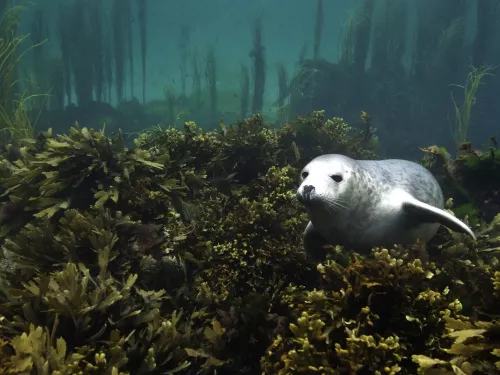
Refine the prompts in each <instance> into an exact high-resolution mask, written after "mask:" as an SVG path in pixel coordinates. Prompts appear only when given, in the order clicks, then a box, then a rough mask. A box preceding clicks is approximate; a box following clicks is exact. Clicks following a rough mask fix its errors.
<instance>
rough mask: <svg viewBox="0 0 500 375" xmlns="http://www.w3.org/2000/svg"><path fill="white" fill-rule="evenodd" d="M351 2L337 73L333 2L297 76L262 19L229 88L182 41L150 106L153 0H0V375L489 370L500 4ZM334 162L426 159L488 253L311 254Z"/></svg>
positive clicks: (426, 249) (498, 265)
mask: <svg viewBox="0 0 500 375" xmlns="http://www.w3.org/2000/svg"><path fill="white" fill-rule="evenodd" d="M47 1H48V0H47ZM210 3H213V4H216V3H217V1H213V2H210ZM273 3H274V2H273ZM352 3H353V6H352V8H351V12H350V13H349V15H348V17H346V18H345V19H344V22H342V23H339V24H338V25H335V27H338V28H339V29H340V30H341V32H340V34H339V35H340V36H341V37H340V40H339V41H338V43H337V44H336V45H337V46H338V54H335V55H337V58H336V59H333V60H332V61H330V60H331V59H330V60H329V59H326V58H324V56H325V55H327V53H326V52H327V51H331V48H335V43H333V44H332V43H331V42H329V41H331V37H330V36H329V35H328V32H327V30H331V28H330V27H329V26H331V25H329V22H332V21H331V20H330V18H329V17H326V16H325V13H326V12H325V9H326V7H327V5H328V3H327V2H326V1H324V0H316V1H310V4H311V7H310V9H311V11H310V13H309V14H306V13H304V17H307V19H308V22H307V24H309V25H313V27H310V28H308V29H307V30H306V29H304V33H308V35H310V41H309V42H307V43H305V44H303V45H298V46H297V51H296V53H297V55H296V61H294V62H293V64H289V62H288V61H285V60H280V61H271V59H270V58H269V55H270V50H269V48H270V42H269V39H268V38H266V30H269V28H270V26H271V24H270V23H269V21H268V18H269V15H267V16H265V15H266V13H265V10H267V8H266V9H265V10H263V11H262V12H256V13H255V14H252V15H250V16H249V23H248V26H249V27H248V30H247V31H248V36H249V39H248V40H249V41H251V43H249V45H248V46H245V53H244V54H243V56H242V57H241V63H240V64H238V65H237V67H236V70H235V71H236V74H237V75H238V80H234V81H235V82H234V84H235V87H234V88H228V87H227V85H225V84H224V73H225V70H226V66H225V65H224V62H225V56H228V54H229V53H234V51H233V52H231V51H226V50H223V48H222V47H221V44H219V43H217V41H216V40H214V41H213V42H210V43H207V45H200V43H195V42H194V40H195V38H194V35H195V30H196V27H195V26H196V25H193V24H190V23H186V24H183V25H182V26H181V28H180V30H178V32H177V33H176V34H175V35H176V36H177V37H178V40H176V42H175V50H172V51H166V52H165V53H166V54H170V55H171V56H174V57H175V58H176V59H177V60H178V68H179V71H178V72H177V73H178V74H179V75H178V76H179V77H180V81H178V82H176V83H175V84H174V82H172V81H170V82H168V81H167V82H162V83H161V88H162V90H159V92H160V93H161V94H163V96H161V97H158V98H155V97H154V95H152V94H151V90H152V87H151V86H148V82H150V81H151V79H150V76H151V75H152V74H153V73H152V72H151V70H152V69H151V68H150V66H151V64H152V59H151V54H152V44H153V41H154V40H155V39H154V37H155V35H153V32H154V33H157V32H158V31H157V30H156V29H154V28H152V27H148V25H150V22H151V17H152V15H153V14H154V13H153V12H154V10H153V9H152V8H151V7H152V6H153V5H152V4H154V2H153V1H149V0H106V1H103V0H86V1H80V0H75V1H64V2H61V3H60V6H58V7H57V9H56V11H55V12H48V11H47V10H46V8H44V7H42V6H40V4H37V3H34V4H32V3H30V4H23V5H20V4H19V3H18V2H15V1H9V0H0V15H1V18H0V130H1V132H0V375H72V374H75V375H76V374H78V375H159V374H178V375H195V374H196V375H198V374H207V375H208V374H218V375H234V374H241V375H290V374H303V375H311V374H318V375H320V374H321V375H323V374H324V375H344V374H360V375H364V374H376V375H380V374H388V375H396V374H400V375H414V374H419V375H435V374H441V375H457V374H458V375H484V374H486V375H493V374H498V373H499V372H500V314H499V311H500V262H499V253H500V149H499V148H498V142H497V139H496V136H498V129H499V127H498V126H497V125H496V121H497V118H498V117H499V116H500V106H498V105H496V104H495V101H496V98H497V91H498V90H500V79H499V78H498V77H499V74H498V72H497V65H498V64H499V61H500V22H499V20H500V17H499V15H500V13H499V12H500V7H499V4H498V1H495V0H479V1H465V0H439V1H434V0H408V1H401V0H358V1H353V2H352ZM211 6H212V5H211ZM214 6H215V5H214ZM226 6H227V3H226ZM27 15H29V17H28V16H27ZM272 16H273V17H276V18H273V19H274V20H276V19H277V17H278V15H272ZM266 17H268V18H266ZM266 20H267V21H266ZM304 24H306V22H304ZM224 25H226V24H224ZM297 27H300V22H299V23H298V24H297ZM228 30H229V31H228V32H231V31H233V30H232V29H231V27H228ZM161 37H162V38H168V37H169V35H168V33H167V34H165V36H161ZM328 55H331V54H328ZM293 56H295V50H293ZM290 66H292V67H293V69H292V68H290ZM154 80H156V78H154ZM272 82H276V85H277V87H274V86H271V85H272V84H273V83H272ZM272 89H274V90H272ZM275 94H276V95H275ZM270 108H271V109H270ZM328 153H338V154H343V155H346V156H349V157H351V158H354V159H371V160H377V159H381V158H387V157H397V158H404V159H411V160H414V161H416V162H418V163H420V164H421V165H423V166H424V167H426V168H427V169H428V170H429V171H431V172H432V174H433V175H434V176H435V177H436V179H437V180H438V182H439V184H440V186H441V188H442V190H443V194H444V197H445V202H446V203H445V207H444V209H445V210H446V211H447V212H448V213H449V214H450V215H454V216H456V217H457V218H459V219H460V220H462V221H463V222H464V223H465V224H467V225H468V226H470V228H471V229H472V230H473V231H474V233H475V237H472V236H467V235H465V234H463V233H459V232H456V231H453V230H451V229H448V228H447V227H445V226H440V228H439V231H438V233H437V234H436V236H434V237H433V238H432V240H431V241H430V242H429V243H423V242H422V241H417V242H416V243H415V244H413V245H408V246H402V245H398V244H394V246H393V247H390V248H381V247H375V248H373V249H372V250H371V251H370V252H366V253H363V252H355V251H353V249H349V248H344V247H342V246H337V245H335V244H333V243H332V244H328V245H326V246H325V247H324V250H325V259H324V260H322V261H321V262H316V261H313V260H311V259H309V258H307V256H306V254H305V252H304V246H303V233H304V228H306V225H307V223H308V222H309V218H308V215H307V213H306V210H305V209H304V207H303V206H302V205H301V203H300V202H299V200H298V199H297V196H296V190H297V187H298V177H299V175H300V171H301V170H302V168H303V167H304V166H305V165H306V164H307V163H309V162H310V161H311V160H312V159H313V158H315V157H317V156H319V155H323V154H328ZM368 195H369V194H368ZM348 203H349V202H343V201H339V207H338V209H349V206H348V205H347V206H346V205H344V204H348ZM351 203H352V202H351ZM358 213H359V212H358ZM349 214H350V212H349ZM346 217H347V216H346ZM349 220H350V219H349ZM422 220H425V218H423V219H422Z"/></svg>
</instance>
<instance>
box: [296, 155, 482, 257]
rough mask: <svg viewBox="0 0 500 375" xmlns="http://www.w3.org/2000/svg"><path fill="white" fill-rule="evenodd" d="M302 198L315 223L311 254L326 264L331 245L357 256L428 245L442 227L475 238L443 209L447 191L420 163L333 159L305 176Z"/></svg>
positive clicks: (307, 243)
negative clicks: (326, 248)
mask: <svg viewBox="0 0 500 375" xmlns="http://www.w3.org/2000/svg"><path fill="white" fill-rule="evenodd" d="M300 177H301V184H300V186H299V188H298V189H297V199H298V200H299V201H300V202H301V203H302V204H303V205H304V207H305V209H306V211H307V213H308V216H309V219H310V220H311V221H310V222H309V224H308V225H307V227H306V230H305V231H304V247H305V250H306V253H307V255H308V256H309V257H310V258H312V259H314V260H318V261H321V260H323V259H324V256H325V252H324V250H323V246H324V245H325V244H328V243H330V244H335V245H341V246H345V247H348V248H351V249H353V250H357V251H369V250H370V249H372V248H374V247H376V246H385V247H390V246H393V245H396V244H401V245H408V244H412V243H415V242H416V241H417V239H420V240H422V241H424V242H428V241H430V240H431V239H432V237H434V235H435V234H436V232H437V230H438V228H439V225H441V224H442V225H445V226H447V227H449V228H450V229H453V230H456V231H460V232H463V233H467V234H469V235H470V236H471V237H472V238H474V239H475V236H474V233H473V232H472V231H471V229H470V228H469V227H468V226H467V225H465V224H464V223H463V222H462V221H460V220H458V219H457V218H456V217H455V216H453V215H452V214H450V213H448V212H447V211H445V210H444V209H443V207H444V199H443V193H442V191H441V188H440V186H439V184H438V182H437V181H436V179H435V178H434V176H433V175H432V174H431V173H430V172H429V171H428V170H427V169H426V168H424V167H423V166H421V165H420V164H417V163H414V162H410V161H407V160H399V159H387V160H354V159H351V158H349V157H347V156H344V155H338V154H329V155H322V156H319V157H317V158H315V159H313V160H312V161H311V162H310V163H309V164H307V165H306V166H305V167H304V169H303V170H302V172H301V176H300Z"/></svg>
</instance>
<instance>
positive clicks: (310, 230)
mask: <svg viewBox="0 0 500 375" xmlns="http://www.w3.org/2000/svg"><path fill="white" fill-rule="evenodd" d="M303 241H304V250H305V252H306V255H307V257H308V258H309V259H311V260H312V261H314V262H318V263H321V262H323V261H324V260H325V259H326V251H325V249H324V248H323V246H325V245H328V244H329V242H328V241H327V240H326V239H325V238H324V237H323V236H322V235H321V234H320V233H319V232H318V230H317V229H316V228H315V227H314V225H313V224H312V223H311V222H309V224H307V227H306V229H305V230H304V234H303Z"/></svg>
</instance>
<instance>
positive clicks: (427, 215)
mask: <svg viewBox="0 0 500 375" xmlns="http://www.w3.org/2000/svg"><path fill="white" fill-rule="evenodd" d="M402 204H403V209H404V210H405V211H406V212H408V213H411V214H416V215H418V216H419V217H421V218H423V220H425V221H428V222H437V223H440V224H442V225H444V226H445V227H448V228H450V229H452V230H454V231H456V232H461V233H466V234H468V235H469V236H471V237H472V238H473V239H474V240H476V236H475V235H474V232H473V231H472V230H471V229H470V228H469V227H468V226H467V225H466V224H465V223H464V222H462V221H461V220H459V219H457V218H456V217H455V216H453V215H452V214H450V213H448V212H446V211H445V210H442V209H440V208H437V207H434V206H431V205H430V204H427V203H424V202H421V201H419V200H418V199H415V198H413V197H412V196H410V195H409V194H407V196H406V197H405V198H404V199H403V203H402Z"/></svg>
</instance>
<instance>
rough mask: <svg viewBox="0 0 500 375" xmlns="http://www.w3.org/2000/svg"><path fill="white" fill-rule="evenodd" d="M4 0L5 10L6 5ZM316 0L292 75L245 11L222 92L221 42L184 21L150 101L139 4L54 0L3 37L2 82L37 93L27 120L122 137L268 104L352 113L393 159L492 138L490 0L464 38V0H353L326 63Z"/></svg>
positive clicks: (231, 117)
mask: <svg viewBox="0 0 500 375" xmlns="http://www.w3.org/2000/svg"><path fill="white" fill-rule="evenodd" d="M3 3H4V5H3V6H2V7H3V8H6V4H7V1H6V0H3ZM315 4H316V9H315V12H313V13H311V17H313V16H314V18H315V27H314V30H311V31H310V32H311V42H310V43H306V44H305V45H303V46H300V50H298V51H297V55H298V56H297V61H296V63H295V66H296V69H295V70H294V71H287V70H286V68H285V66H284V64H282V63H280V62H279V61H278V62H277V63H273V64H271V63H268V62H266V55H265V48H266V47H265V45H264V44H265V41H264V40H265V38H264V37H263V32H264V31H265V24H263V22H262V14H258V15H257V16H256V17H255V19H254V21H253V26H252V28H251V30H249V33H250V32H251V33H252V38H253V44H252V45H249V46H248V56H247V57H246V58H245V59H243V60H242V61H245V60H246V63H242V66H241V77H240V79H241V83H240V85H239V87H234V89H233V90H232V92H228V91H227V89H225V90H220V89H219V88H218V87H217V82H218V81H219V80H220V77H219V75H220V71H219V70H218V63H217V59H220V58H223V56H224V51H223V50H216V47H215V46H214V45H212V44H211V45H207V46H204V47H203V46H202V47H200V46H196V45H193V44H192V43H191V39H190V34H191V32H192V26H190V25H183V26H182V29H181V31H180V33H179V40H178V43H177V50H176V51H171V53H174V54H176V56H178V59H179V69H180V77H181V82H180V84H179V85H178V86H175V87H173V85H169V83H168V82H166V83H165V85H164V90H163V91H164V97H163V98H158V99H154V100H149V101H148V102H146V90H147V87H146V75H147V72H148V67H147V62H148V58H147V54H148V31H147V23H148V19H147V2H146V1H144V0H141V1H130V0H126V1H120V0H110V1H104V2H103V1H97V0H90V1H87V2H78V1H70V2H65V3H62V5H61V6H60V7H59V9H58V13H57V15H56V16H55V19H54V21H55V22H49V18H48V15H47V14H45V13H44V11H43V10H42V8H41V7H38V8H37V7H36V5H35V6H34V9H32V13H33V15H32V17H31V18H30V22H31V27H30V28H29V33H28V34H27V35H24V36H17V35H16V37H15V38H16V39H15V40H13V43H12V44H11V45H10V49H11V50H12V51H17V53H18V54H19V52H23V53H24V52H26V51H25V50H26V49H27V48H29V50H30V51H29V55H25V57H24V58H23V60H22V61H20V62H19V66H20V67H19V68H18V69H16V74H19V75H20V76H21V77H23V80H17V79H16V78H14V77H15V75H14V74H15V73H14V72H12V73H9V74H8V75H9V76H10V77H11V78H10V79H11V80H14V81H16V85H15V87H13V86H12V85H10V86H11V87H12V89H16V90H17V91H18V94H24V96H22V95H21V97H22V98H24V99H26V98H27V96H26V95H37V97H36V99H35V98H34V97H32V96H29V97H30V99H31V100H29V103H26V102H25V103H24V104H29V106H30V108H31V110H32V112H34V113H35V114H36V115H35V116H31V118H32V121H35V120H34V119H36V122H37V123H38V126H39V128H40V129H46V128H48V127H52V128H53V129H57V130H59V129H60V130H64V129H67V127H68V126H69V125H68V124H74V123H75V122H76V121H78V122H79V123H80V124H83V125H92V126H102V125H103V124H104V123H106V126H107V127H108V128H109V129H117V128H122V129H124V131H126V132H130V133H132V132H137V131H141V130H143V129H144V127H148V126H156V125H160V126H164V127H165V126H167V127H168V126H175V125H176V124H177V125H179V124H182V122H183V121H196V122H197V123H198V124H199V125H200V126H202V127H203V128H206V129H211V128H217V127H218V126H219V125H218V124H219V122H220V120H221V119H222V120H224V121H225V122H226V123H231V122H233V121H235V120H241V119H243V118H245V117H246V116H247V115H249V114H252V113H259V112H262V111H263V106H264V102H265V101H266V100H269V101H271V102H272V103H273V104H272V106H273V108H274V110H273V112H272V113H269V114H266V115H265V117H266V119H268V121H270V122H271V123H273V124H274V125H276V126H278V127H279V126H282V125H284V124H285V123H286V122H287V121H291V120H293V118H294V117H295V116H297V115H299V114H304V113H310V112H312V111H314V110H316V109H319V108H320V109H323V110H325V111H326V114H327V116H339V117H342V118H344V119H346V121H348V122H351V123H353V124H357V125H359V124H360V123H359V121H358V114H359V112H360V111H361V110H364V111H366V112H368V113H370V115H371V118H372V119H373V123H374V127H375V128H377V135H378V137H379V140H380V141H382V142H384V143H386V144H387V147H384V149H385V152H386V153H387V154H388V155H393V156H394V155H399V156H405V153H406V154H407V153H408V152H409V151H408V150H417V149H418V147H422V146H423V145H425V144H427V143H429V141H430V140H431V142H433V143H440V144H443V145H446V146H449V147H452V145H455V146H456V145H458V144H459V143H462V142H463V141H464V140H465V139H466V137H467V134H468V133H467V132H468V129H469V125H470V124H471V123H472V127H473V129H472V130H471V131H472V134H473V138H474V140H477V141H478V142H483V143H484V140H485V139H489V137H491V136H493V135H494V134H489V133H488V129H489V128H491V119H494V118H496V116H495V111H496V110H497V109H495V108H496V107H497V106H495V105H494V104H493V102H492V99H491V98H494V97H495V95H494V93H495V92H496V90H498V89H499V87H500V81H499V80H498V78H497V76H496V75H495V74H494V73H495V67H496V65H495V64H496V63H495V62H496V61H497V60H498V56H500V51H499V50H498V47H497V46H498V45H499V43H498V40H497V39H498V37H497V35H500V34H499V33H498V32H497V31H498V30H499V25H498V22H497V17H496V15H497V14H498V9H497V8H498V5H497V3H496V2H495V1H494V0H484V1H480V2H479V3H478V5H477V10H476V20H475V22H474V24H475V25H476V26H475V30H473V31H474V33H473V37H472V38H471V37H467V35H469V34H471V32H470V29H471V27H470V26H468V23H467V20H468V17H469V16H468V15H469V14H470V12H471V10H470V8H471V5H470V4H469V2H468V1H466V0H459V1H452V0H449V1H448V0H445V1H440V2H433V1H431V0H423V1H419V2H401V1H395V0H384V1H380V2H376V1H374V0H363V1H361V0H360V1H357V2H356V6H355V7H354V8H353V9H352V11H351V12H350V14H348V15H347V16H346V18H345V21H344V22H343V23H342V24H340V25H338V27H339V28H341V31H342V32H341V41H340V42H339V47H338V59H337V60H336V61H326V60H325V59H323V58H322V57H321V52H322V51H323V50H325V49H326V48H330V47H329V45H328V44H325V41H324V40H323V39H325V38H326V37H328V36H327V35H324V27H323V25H324V23H325V22H328V20H325V19H324V14H323V13H324V12H323V10H322V9H323V1H322V0H318V1H317V2H316V3H315ZM452 5H453V6H452ZM19 8H20V7H18V8H17V9H14V10H11V11H10V12H9V14H10V16H8V15H6V17H4V18H6V19H7V18H11V21H5V22H10V25H6V24H4V26H3V29H4V32H5V31H6V30H7V29H8V30H9V31H8V32H9V33H11V34H15V28H16V22H15V20H12V18H16V17H19V15H14V12H21V9H19ZM52 16H54V15H52ZM469 18H470V17H469ZM133 21H134V22H133ZM469 23H470V22H469ZM130 25H135V26H134V27H131V26H130ZM408 25H410V26H411V27H408ZM6 28H7V29H6ZM21 42H23V43H21ZM26 46H28V47H26ZM35 46H36V47H35ZM310 47H311V48H310ZM23 48H24V49H23ZM13 58H14V57H13ZM16 58H17V57H16ZM135 66H140V71H141V75H140V76H134V69H135ZM5 69H9V68H7V67H5ZM5 74H7V73H5ZM270 75H276V77H277V78H276V80H277V82H278V87H279V90H278V91H279V94H278V97H276V98H267V97H266V77H269V76H270ZM188 77H189V79H188ZM188 81H189V83H190V84H189V85H188V83H187V82H188ZM5 82H7V81H5ZM483 84H484V86H483ZM4 86H6V84H5V85H4ZM480 87H481V88H480ZM5 95H7V93H5ZM9 97H10V96H9ZM110 103H115V104H114V105H111V104H110ZM492 111H493V112H492ZM396 140H397V142H396ZM389 145H390V146H389ZM414 155H415V154H414V153H413V154H412V153H411V152H410V155H406V156H408V157H411V156H414Z"/></svg>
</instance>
